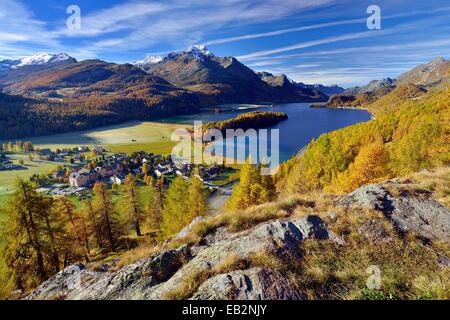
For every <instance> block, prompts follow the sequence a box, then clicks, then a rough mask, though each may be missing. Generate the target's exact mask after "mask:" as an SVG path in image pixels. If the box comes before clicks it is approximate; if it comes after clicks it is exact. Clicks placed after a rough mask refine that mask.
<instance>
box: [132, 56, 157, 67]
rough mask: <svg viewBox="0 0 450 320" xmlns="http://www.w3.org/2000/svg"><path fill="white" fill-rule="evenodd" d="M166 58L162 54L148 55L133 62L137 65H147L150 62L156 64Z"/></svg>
mask: <svg viewBox="0 0 450 320" xmlns="http://www.w3.org/2000/svg"><path fill="white" fill-rule="evenodd" d="M163 59H164V57H162V56H147V57H145V59H144V60H141V61H136V62H133V64H134V65H135V66H137V67H139V66H145V65H149V64H155V63H158V62H161V61H162V60H163Z"/></svg>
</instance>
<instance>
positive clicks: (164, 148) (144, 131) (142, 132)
mask: <svg viewBox="0 0 450 320" xmlns="http://www.w3.org/2000/svg"><path fill="white" fill-rule="evenodd" d="M179 128H186V126H185V125H180V124H170V123H159V122H139V121H130V122H126V123H122V124H118V125H112V126H107V127H100V128H97V129H92V130H86V131H79V132H68V133H61V134H54V135H49V136H41V137H30V138H22V139H21V140H22V141H32V142H33V144H34V145H35V146H36V147H38V148H41V149H43V148H50V149H52V150H56V149H62V148H74V147H77V146H94V145H100V146H103V147H106V148H109V149H111V150H112V151H115V152H118V151H122V152H128V153H132V152H134V151H140V150H145V151H147V152H153V153H159V154H168V153H169V152H170V151H171V149H172V148H173V146H174V145H175V143H176V142H173V141H171V140H170V137H171V135H172V133H173V132H174V131H175V130H176V129H179Z"/></svg>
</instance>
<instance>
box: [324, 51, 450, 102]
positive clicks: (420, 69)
mask: <svg viewBox="0 0 450 320" xmlns="http://www.w3.org/2000/svg"><path fill="white" fill-rule="evenodd" d="M449 84H450V60H445V59H444V58H441V57H438V58H436V59H434V60H433V61H431V62H429V63H426V64H422V65H419V66H417V67H415V68H413V69H411V70H410V71H407V72H405V73H403V74H401V75H400V76H399V77H398V78H397V79H395V80H394V79H391V78H385V79H381V80H373V81H371V82H370V83H368V84H367V85H365V86H362V87H353V88H349V89H347V90H345V91H344V92H342V93H340V94H336V95H333V96H331V97H330V99H329V100H328V102H327V106H328V107H331V108H333V107H334V108H336V107H363V106H366V105H368V104H370V103H373V102H375V101H376V100H378V99H379V98H381V97H383V96H385V95H387V94H388V93H390V92H391V91H393V90H394V89H395V88H396V87H398V86H408V85H414V86H416V87H418V88H420V89H423V90H422V91H423V92H426V91H427V90H435V89H437V90H441V89H443V88H445V87H447V86H448V85H449Z"/></svg>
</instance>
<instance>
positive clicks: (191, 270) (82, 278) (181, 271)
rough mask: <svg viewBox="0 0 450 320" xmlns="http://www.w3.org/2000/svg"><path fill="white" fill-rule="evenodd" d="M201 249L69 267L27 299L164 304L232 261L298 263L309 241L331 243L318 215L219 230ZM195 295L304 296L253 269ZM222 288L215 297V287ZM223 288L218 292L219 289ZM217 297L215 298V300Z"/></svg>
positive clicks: (226, 277) (223, 277)
mask: <svg viewBox="0 0 450 320" xmlns="http://www.w3.org/2000/svg"><path fill="white" fill-rule="evenodd" d="M214 233H217V234H220V236H218V237H214V236H213V235H212V234H210V235H208V237H207V239H206V238H205V241H202V242H200V243H201V244H198V245H194V246H192V247H190V248H189V247H187V246H182V247H180V248H177V249H174V250H166V251H163V252H160V253H157V254H155V255H153V256H151V257H150V258H148V259H144V260H141V261H138V262H136V263H134V264H131V265H129V266H127V267H124V268H123V269H121V270H119V271H117V272H97V271H92V270H89V269H87V268H86V267H85V266H84V265H82V264H77V265H73V266H70V267H68V268H66V269H64V270H63V271H61V272H59V273H58V274H56V275H55V276H53V277H52V278H50V279H48V280H47V281H45V282H43V283H42V284H41V285H40V286H39V287H38V288H37V289H36V290H35V291H34V292H33V293H32V294H31V295H29V296H28V297H27V298H28V299H53V298H64V299H97V300H98V299H165V298H166V297H167V295H168V294H169V293H170V292H172V291H173V290H176V289H177V288H178V287H179V286H180V284H181V283H182V282H183V281H184V280H185V279H186V278H187V277H190V276H192V275H196V274H199V273H201V272H204V271H207V270H211V269H212V268H214V267H215V266H217V265H219V264H220V263H221V262H222V261H224V259H226V258H228V257H230V255H232V256H233V257H236V258H239V259H249V258H250V257H251V256H252V255H254V254H256V253H259V252H264V253H268V254H273V255H275V256H277V257H279V258H280V259H300V258H301V257H300V251H299V249H300V246H301V244H302V242H303V241H304V240H305V239H308V238H309V239H323V240H325V239H333V237H334V235H333V234H331V233H330V232H329V231H328V229H327V227H326V225H325V223H324V222H323V221H322V220H321V219H320V218H319V217H317V216H306V217H301V218H292V219H287V220H281V219H280V220H273V221H269V222H265V223H262V224H260V225H258V226H256V227H254V228H252V229H249V230H245V231H241V232H238V233H229V232H228V231H226V230H225V229H224V228H219V229H217V230H215V231H214ZM207 282H208V284H207V283H205V284H204V285H203V286H200V288H199V289H198V291H197V292H195V293H194V294H193V296H192V298H194V299H196V298H197V299H201V298H205V297H207V296H209V295H211V298H217V299H222V298H226V297H232V298H235V299H245V298H248V299H300V298H302V297H303V296H302V295H301V294H300V293H299V292H297V290H296V289H295V288H294V287H293V286H291V285H290V284H289V282H288V281H287V280H286V279H285V278H284V277H283V276H282V275H280V274H279V273H277V272H275V271H273V270H268V269H264V268H250V269H247V270H240V271H234V272H229V273H226V274H219V275H215V276H214V277H212V278H211V279H209V280H207ZM212 287H215V288H218V290H217V292H214V293H213V292H211V288H212ZM219 289H220V290H219ZM212 295H213V296H212Z"/></svg>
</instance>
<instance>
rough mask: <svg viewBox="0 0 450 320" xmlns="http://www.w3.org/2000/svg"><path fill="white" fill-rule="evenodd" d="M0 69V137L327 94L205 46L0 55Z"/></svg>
mask: <svg viewBox="0 0 450 320" xmlns="http://www.w3.org/2000/svg"><path fill="white" fill-rule="evenodd" d="M0 70H1V71H0V92H3V95H2V97H0V101H2V104H1V105H0V116H1V117H0V138H3V139H7V138H18V137H21V136H33V135H43V134H51V133H59V132H65V131H71V130H82V129H89V128H94V127H98V126H102V125H109V124H115V123H118V122H122V121H127V120H151V119H154V118H155V117H161V116H168V115H175V114H186V113H192V112H196V111H197V110H198V109H199V108H202V107H207V106H211V105H218V104H223V103H256V104H259V103H268V104H271V103H287V102H310V101H326V100H327V99H328V96H327V95H326V94H323V93H322V92H321V91H320V90H318V89H317V88H315V87H306V86H304V85H300V84H296V83H295V82H293V81H291V80H289V79H287V77H286V76H284V75H281V76H274V75H270V76H269V74H268V73H265V74H264V75H263V74H259V73H255V72H254V71H253V70H251V69H250V68H248V67H246V66H245V65H244V64H242V63H240V62H239V61H238V60H237V59H236V58H234V57H217V56H215V55H214V54H213V53H212V52H211V51H209V50H208V49H207V48H206V47H203V46H193V47H190V48H188V49H187V50H185V51H182V52H176V53H171V54H169V55H167V56H165V57H159V56H150V57H147V58H146V59H144V60H143V61H140V62H137V63H135V64H116V63H109V62H105V61H101V60H84V61H77V60H76V59H74V58H72V57H70V56H69V55H67V54H64V53H59V54H54V55H52V54H45V53H38V54H36V55H33V56H30V57H26V58H23V59H18V60H3V61H0ZM275 79H278V80H275ZM11 95H17V96H19V97H20V98H11ZM6 101H8V102H6ZM24 101H26V102H24Z"/></svg>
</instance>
